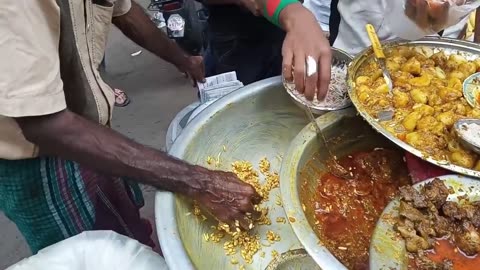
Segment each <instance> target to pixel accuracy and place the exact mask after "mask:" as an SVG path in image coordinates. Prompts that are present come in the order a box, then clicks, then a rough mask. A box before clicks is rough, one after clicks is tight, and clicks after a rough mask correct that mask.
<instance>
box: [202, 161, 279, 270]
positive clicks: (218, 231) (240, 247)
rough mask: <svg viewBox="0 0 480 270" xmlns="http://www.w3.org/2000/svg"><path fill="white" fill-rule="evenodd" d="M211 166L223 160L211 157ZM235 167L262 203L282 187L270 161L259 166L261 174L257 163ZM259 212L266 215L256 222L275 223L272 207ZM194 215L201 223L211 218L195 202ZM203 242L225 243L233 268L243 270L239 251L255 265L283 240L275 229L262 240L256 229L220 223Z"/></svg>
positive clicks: (249, 262) (239, 162) (247, 261)
mask: <svg viewBox="0 0 480 270" xmlns="http://www.w3.org/2000/svg"><path fill="white" fill-rule="evenodd" d="M207 164H209V165H214V164H215V166H216V167H218V166H219V165H220V160H219V158H218V157H217V159H216V161H215V159H214V158H212V157H207ZM231 166H232V172H233V173H235V174H236V175H237V176H238V178H240V180H242V181H244V182H246V183H249V184H250V185H252V186H253V187H254V188H255V190H256V191H257V192H258V193H259V194H260V195H261V196H262V198H263V201H262V203H264V202H266V201H268V200H269V195H270V192H271V191H272V189H275V188H278V187H279V184H280V182H279V176H278V173H277V172H273V171H271V170H270V169H271V168H270V162H269V161H268V160H267V159H266V158H263V159H261V160H260V162H259V164H258V167H259V171H260V173H259V171H257V170H255V169H254V168H253V164H252V163H251V162H249V161H235V162H233V163H232V164H231ZM260 174H261V175H262V176H263V177H264V179H265V181H264V182H263V184H262V183H261V181H260ZM277 199H278V198H277ZM257 209H258V210H259V211H261V212H262V216H261V217H260V219H259V220H256V221H255V225H271V224H272V222H271V220H270V218H269V217H268V207H265V206H263V207H262V206H258V208H257ZM193 214H194V215H195V216H197V217H198V218H199V219H200V220H201V221H204V220H206V219H207V218H206V216H204V215H203V214H202V212H201V210H200V208H199V207H198V205H196V204H195V203H194V206H193ZM276 220H277V222H278V223H284V224H285V223H286V222H284V221H285V218H284V217H277V219H276ZM203 240H204V241H206V242H213V243H220V242H221V241H224V242H223V248H224V251H225V255H227V256H233V257H232V258H231V259H230V263H231V264H232V265H238V266H239V269H245V268H244V265H242V264H241V262H240V260H239V258H238V257H236V256H235V255H237V254H238V252H239V253H240V255H241V258H242V259H243V262H244V263H246V264H251V263H252V262H253V256H254V255H255V254H257V253H258V252H259V251H260V250H261V249H262V246H265V245H267V246H269V245H271V244H274V243H275V242H279V241H280V240H281V237H280V235H279V234H277V233H275V232H273V231H271V230H268V231H267V232H266V234H265V236H263V237H261V236H260V235H259V234H258V233H257V232H256V230H255V229H254V230H251V231H248V232H246V231H240V230H238V229H230V228H229V226H228V225H226V224H224V223H219V224H218V225H217V226H212V227H211V231H210V232H209V233H204V235H203ZM260 257H262V258H263V257H265V253H264V252H262V253H261V254H260Z"/></svg>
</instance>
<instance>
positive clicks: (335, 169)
mask: <svg viewBox="0 0 480 270" xmlns="http://www.w3.org/2000/svg"><path fill="white" fill-rule="evenodd" d="M305 113H306V114H307V116H308V118H309V119H310V122H311V123H312V125H313V127H314V128H315V131H316V133H317V140H318V144H319V146H321V145H324V146H325V149H327V151H328V154H329V155H330V161H331V162H329V163H328V164H327V167H328V169H329V171H330V173H332V174H333V175H335V176H337V177H340V178H343V179H352V178H353V175H352V174H351V172H350V171H349V170H347V169H345V168H344V167H343V166H342V165H340V163H338V161H337V158H336V156H335V155H333V153H332V151H331V150H330V147H328V144H327V139H325V135H324V134H323V131H322V129H321V128H320V126H319V125H318V123H317V120H315V117H314V116H313V112H312V109H310V107H309V106H305Z"/></svg>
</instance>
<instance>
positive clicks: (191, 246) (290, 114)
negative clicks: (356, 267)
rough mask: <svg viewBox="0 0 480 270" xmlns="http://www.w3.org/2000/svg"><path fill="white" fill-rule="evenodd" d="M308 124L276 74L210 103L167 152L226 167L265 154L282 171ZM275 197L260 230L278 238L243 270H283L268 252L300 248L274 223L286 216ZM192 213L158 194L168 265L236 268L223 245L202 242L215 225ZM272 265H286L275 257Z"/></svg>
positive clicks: (183, 269) (285, 227)
mask: <svg viewBox="0 0 480 270" xmlns="http://www.w3.org/2000/svg"><path fill="white" fill-rule="evenodd" d="M307 123H308V121H307V118H306V117H305V115H304V112H303V111H302V110H301V109H300V108H298V107H297V106H296V105H295V104H294V103H293V102H292V101H291V99H290V97H289V96H288V94H287V93H286V92H285V90H284V89H283V86H282V83H281V80H280V77H276V78H272V79H268V80H264V81H261V82H257V83H255V84H252V85H249V86H246V87H244V88H241V89H239V90H237V91H235V92H233V93H231V94H229V95H227V96H225V97H223V98H221V99H220V100H218V101H216V102H215V103H213V104H212V105H210V106H208V107H207V108H206V109H205V110H203V111H202V112H200V113H199V114H198V115H197V116H196V117H195V118H193V119H192V121H191V122H190V123H189V124H188V125H187V126H186V128H185V129H184V130H183V132H182V133H181V135H180V136H179V137H178V138H177V139H176V141H175V142H174V144H173V146H172V148H171V149H170V154H171V155H173V156H175V157H178V158H180V159H183V160H185V161H187V162H190V163H193V164H199V165H204V166H207V167H209V165H207V162H206V159H207V156H213V157H215V158H217V157H218V156H219V157H220V161H221V166H220V169H223V170H230V164H231V163H232V162H233V161H237V160H248V161H251V162H252V163H253V164H254V165H255V167H257V164H258V161H259V160H260V159H261V158H263V157H267V158H268V159H269V160H270V162H271V168H272V170H275V171H280V165H281V158H280V157H281V156H284V154H285V152H286V150H287V148H288V146H289V145H290V141H291V140H292V139H293V138H294V137H295V136H296V135H297V134H298V132H299V131H300V130H301V129H302V128H303V127H305V125H306V124H307ZM224 145H225V148H226V149H225V150H226V151H223V146H224ZM279 195H280V190H279V189H274V190H273V191H272V193H271V194H270V200H269V202H268V206H269V207H270V211H269V216H270V218H271V220H272V225H271V226H260V227H259V230H260V235H261V236H263V237H264V236H265V233H266V231H267V230H272V231H274V232H277V233H279V234H280V236H281V241H280V242H276V243H275V244H273V245H272V246H270V247H264V248H263V251H264V252H265V257H264V258H262V257H261V256H260V255H261V254H260V252H259V254H256V255H255V257H254V260H253V264H251V265H245V269H252V270H253V269H254V270H264V269H266V268H267V267H270V268H268V269H269V270H270V269H272V270H273V269H281V268H278V267H274V268H272V267H271V263H272V256H271V251H272V250H276V251H277V252H278V253H279V254H282V256H281V258H289V257H291V256H293V255H295V254H292V253H286V254H285V252H287V251H293V250H296V249H299V248H302V245H301V244H300V242H299V241H298V240H297V238H296V237H295V234H294V233H293V231H292V229H291V227H290V225H289V224H288V223H286V224H280V223H277V222H275V219H276V218H277V217H282V216H283V217H285V218H286V216H285V212H284V210H283V208H282V207H280V206H278V205H276V204H275V201H276V200H275V198H276V197H277V196H279ZM191 211H192V202H191V201H190V200H189V199H188V198H183V197H180V196H174V195H173V194H171V193H168V192H158V193H157V195H156V202H155V219H156V226H157V231H158V234H159V240H160V243H161V246H162V250H163V254H164V256H165V259H166V261H167V264H168V265H169V267H170V269H174V270H177V269H178V270H189V269H200V270H203V269H205V270H217V269H219V270H220V269H221V270H228V269H235V270H237V269H238V268H239V266H238V265H232V264H231V263H230V257H227V256H225V253H224V250H223V243H212V242H205V241H204V238H203V234H204V233H205V232H209V231H210V226H211V225H213V223H209V222H205V223H201V222H199V221H198V220H197V219H196V218H195V217H194V216H193V215H191V214H189V213H191ZM289 254H292V255H290V256H289ZM284 255H285V256H284ZM238 257H240V256H238ZM238 257H237V258H238ZM303 259H305V258H302V260H303ZM239 261H240V263H242V262H241V260H239ZM242 264H243V263H242ZM274 265H284V264H282V263H281V262H278V261H275V262H274ZM279 267H281V266H279ZM308 269H314V268H312V267H309V268H308Z"/></svg>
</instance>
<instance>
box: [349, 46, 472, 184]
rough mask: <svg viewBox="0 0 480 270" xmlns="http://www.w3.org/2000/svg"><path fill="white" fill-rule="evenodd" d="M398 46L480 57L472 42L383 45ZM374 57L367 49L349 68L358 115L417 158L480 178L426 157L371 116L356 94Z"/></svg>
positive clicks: (354, 103)
mask: <svg viewBox="0 0 480 270" xmlns="http://www.w3.org/2000/svg"><path fill="white" fill-rule="evenodd" d="M397 46H425V47H430V48H432V49H433V50H434V52H437V51H440V50H443V51H444V52H445V53H446V54H447V55H448V54H455V53H458V54H461V55H463V56H464V57H466V58H467V59H469V60H472V59H475V58H478V57H480V45H477V44H475V43H472V42H468V41H461V40H455V39H446V38H424V39H421V40H417V41H409V42H407V41H392V42H386V43H384V44H383V47H384V49H385V50H388V49H389V48H393V47H397ZM372 57H373V50H372V48H371V47H370V48H368V49H365V50H364V51H362V52H361V53H360V54H358V55H357V56H356V57H355V58H354V59H353V61H352V62H351V63H350V65H349V67H348V73H347V79H348V86H349V89H348V94H349V95H350V99H351V100H352V103H353V105H355V107H356V108H357V110H358V113H359V114H360V115H361V116H362V117H363V118H364V119H365V120H366V121H367V122H368V123H369V124H370V125H371V126H372V127H373V128H374V129H375V130H377V131H378V132H380V133H381V134H382V135H384V136H385V137H387V138H388V139H389V140H391V141H392V142H394V143H395V144H397V145H398V146H400V147H402V148H403V149H405V150H406V151H409V152H410V153H412V154H414V155H416V156H417V157H419V158H421V159H423V160H426V161H428V162H430V163H432V164H435V165H437V166H440V167H442V168H445V169H447V170H450V171H453V172H457V173H460V174H465V175H469V176H473V177H477V178H480V171H476V170H472V169H467V168H464V167H460V166H457V165H454V164H451V163H450V162H448V161H446V160H444V161H441V160H435V159H433V158H431V157H428V156H425V155H424V153H422V152H421V151H419V150H417V149H415V148H413V147H412V146H410V145H409V144H407V143H405V142H403V141H401V140H400V139H398V138H397V137H395V136H394V135H393V134H391V133H390V132H388V131H387V130H385V129H384V128H383V127H382V126H381V125H380V123H379V122H378V121H377V120H376V119H375V118H374V117H372V116H370V115H369V114H368V113H367V112H366V111H365V110H364V109H363V105H362V104H361V102H360V101H359V100H358V98H357V94H356V92H355V78H356V77H357V72H358V71H359V69H360V67H361V66H362V65H363V63H365V62H366V61H369V60H370V59H371V58H372Z"/></svg>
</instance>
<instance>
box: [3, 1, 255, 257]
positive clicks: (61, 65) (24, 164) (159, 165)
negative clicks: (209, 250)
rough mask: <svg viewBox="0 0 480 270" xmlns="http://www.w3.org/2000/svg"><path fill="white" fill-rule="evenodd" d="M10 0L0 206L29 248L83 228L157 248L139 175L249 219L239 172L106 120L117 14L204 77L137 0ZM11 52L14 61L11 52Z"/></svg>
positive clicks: (247, 189) (129, 31) (134, 34)
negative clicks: (182, 154) (216, 167)
mask: <svg viewBox="0 0 480 270" xmlns="http://www.w3.org/2000/svg"><path fill="white" fill-rule="evenodd" d="M24 7H25V1H19V0H6V1H4V2H3V3H2V5H1V6H0V13H1V14H2V16H0V29H1V30H2V39H1V40H0V58H2V59H4V61H2V62H1V63H0V71H1V72H0V85H1V87H0V130H1V132H0V210H1V211H2V212H4V213H5V215H6V216H7V217H8V218H9V219H10V220H12V221H13V222H14V223H15V224H16V225H17V227H18V229H19V230H20V232H21V233H22V235H23V236H24V237H25V239H26V241H27V243H28V245H29V247H30V249H31V251H32V252H33V253H36V252H37V251H39V250H40V249H42V248H44V247H46V246H49V245H51V244H53V243H56V242H58V241H61V240H63V239H66V238H68V237H71V236H73V235H76V234H79V233H80V232H82V231H86V230H112V231H115V232H118V233H120V234H123V235H126V236H129V237H131V238H134V239H136V240H138V241H140V242H141V243H143V244H146V245H150V246H152V245H153V241H152V239H151V232H152V229H151V227H150V226H149V225H148V224H147V222H145V220H143V219H142V218H141V217H140V213H139V209H140V207H141V206H142V205H143V198H142V194H141V191H140V189H139V187H138V183H142V184H146V185H150V186H153V187H156V188H158V189H162V190H167V191H171V192H176V193H178V194H183V195H186V196H189V197H190V198H193V199H196V200H197V201H198V202H199V204H201V205H202V206H203V207H204V208H206V209H207V210H208V211H210V212H211V213H212V214H214V215H215V216H216V217H217V218H218V219H219V220H221V221H224V222H227V223H229V224H233V223H234V220H239V221H240V225H242V226H248V225H245V224H246V222H247V221H248V220H249V217H248V215H249V214H247V213H252V214H255V210H254V208H253V205H254V204H255V203H258V202H259V200H260V197H259V196H258V194H257V193H256V192H255V190H254V189H253V187H252V186H250V185H248V184H245V183H243V182H242V181H240V180H239V179H238V178H237V177H236V176H235V175H234V174H233V173H227V172H221V171H210V170H207V169H205V168H202V167H200V166H195V165H190V164H187V163H185V162H183V161H180V160H178V159H175V158H173V157H170V156H168V155H167V154H166V153H163V152H161V151H158V150H155V149H152V148H148V147H146V146H143V145H140V144H138V143H135V142H134V141H132V140H130V139H128V138H126V137H124V136H122V135H120V134H119V133H117V132H115V131H114V130H112V129H110V128H109V126H110V120H111V117H112V111H113V104H114V93H113V90H112V89H111V88H110V87H109V86H108V85H107V84H106V83H105V82H104V81H103V80H102V78H101V76H100V73H99V65H100V62H101V60H102V58H103V55H104V51H105V44H106V40H107V35H108V33H109V28H110V25H111V23H112V22H113V24H114V25H115V26H116V27H118V28H119V29H120V30H121V31H122V32H123V33H124V34H125V35H126V36H127V37H129V38H130V39H131V40H132V41H134V42H136V43H137V44H139V45H140V46H142V47H143V48H145V49H147V50H149V51H151V52H152V53H154V54H156V55H157V56H159V57H160V58H162V59H164V60H166V61H168V62H170V63H171V64H173V65H175V66H176V67H178V69H180V70H181V71H183V72H185V73H187V74H189V75H190V76H191V77H192V78H194V79H195V80H198V81H202V80H203V77H204V74H203V62H202V58H201V57H192V56H189V55H187V54H186V53H185V52H183V51H182V50H181V49H180V48H179V47H178V46H177V45H176V44H175V43H174V42H173V41H171V40H169V39H168V38H167V37H166V35H165V34H164V33H163V32H162V31H161V30H159V29H157V27H156V26H155V25H154V24H153V23H152V22H151V20H150V19H149V17H148V16H147V15H146V14H145V13H144V11H143V9H142V8H141V7H140V6H139V5H138V4H136V3H135V2H131V1H130V0H108V1H107V0H42V1H29V2H28V9H25V8H24ZM7 59H13V60H12V61H7Z"/></svg>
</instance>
